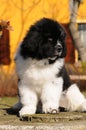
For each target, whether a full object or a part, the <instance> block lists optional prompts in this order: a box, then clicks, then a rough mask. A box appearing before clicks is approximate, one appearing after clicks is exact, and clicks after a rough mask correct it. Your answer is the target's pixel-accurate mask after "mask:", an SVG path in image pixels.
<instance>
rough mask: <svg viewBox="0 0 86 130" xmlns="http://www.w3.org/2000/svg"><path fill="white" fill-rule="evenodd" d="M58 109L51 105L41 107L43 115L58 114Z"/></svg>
mask: <svg viewBox="0 0 86 130" xmlns="http://www.w3.org/2000/svg"><path fill="white" fill-rule="evenodd" d="M58 112H59V110H58V107H57V106H55V105H51V104H44V105H43V113H58Z"/></svg>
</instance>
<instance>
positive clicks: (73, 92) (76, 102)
mask: <svg viewBox="0 0 86 130" xmlns="http://www.w3.org/2000/svg"><path fill="white" fill-rule="evenodd" d="M60 107H64V108H66V109H67V110H68V111H81V112H83V111H86V99H85V97H84V95H83V94H82V93H81V92H80V90H79V88H78V86H77V85H76V84H72V85H71V86H70V87H69V88H68V89H67V91H65V92H64V93H63V94H62V97H61V100H60Z"/></svg>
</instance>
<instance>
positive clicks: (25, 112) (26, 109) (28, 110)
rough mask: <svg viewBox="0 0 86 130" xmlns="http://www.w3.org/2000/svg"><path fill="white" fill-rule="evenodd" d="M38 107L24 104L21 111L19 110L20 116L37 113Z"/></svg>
mask: <svg viewBox="0 0 86 130" xmlns="http://www.w3.org/2000/svg"><path fill="white" fill-rule="evenodd" d="M35 112H36V109H35V108H31V107H29V106H24V107H23V108H22V109H21V110H20V111H19V115H20V117H22V116H25V115H28V114H35Z"/></svg>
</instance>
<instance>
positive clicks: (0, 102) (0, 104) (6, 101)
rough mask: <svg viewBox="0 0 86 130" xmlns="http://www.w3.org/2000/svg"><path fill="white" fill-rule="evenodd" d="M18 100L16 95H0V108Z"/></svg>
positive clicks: (10, 105)
mask: <svg viewBox="0 0 86 130" xmlns="http://www.w3.org/2000/svg"><path fill="white" fill-rule="evenodd" d="M17 101H18V97H17V96H16V97H1V98H0V108H2V107H3V108H4V107H6V108H7V107H12V106H13V105H14V104H15V103H16V102H17Z"/></svg>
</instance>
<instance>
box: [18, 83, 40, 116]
mask: <svg viewBox="0 0 86 130" xmlns="http://www.w3.org/2000/svg"><path fill="white" fill-rule="evenodd" d="M19 95H20V103H21V104H22V108H21V110H20V111H19V115H20V116H23V115H26V114H35V112H36V106H37V102H38V100H37V95H36V93H35V92H34V91H33V90H32V89H31V88H29V87H28V86H27V85H26V84H22V83H19Z"/></svg>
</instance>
